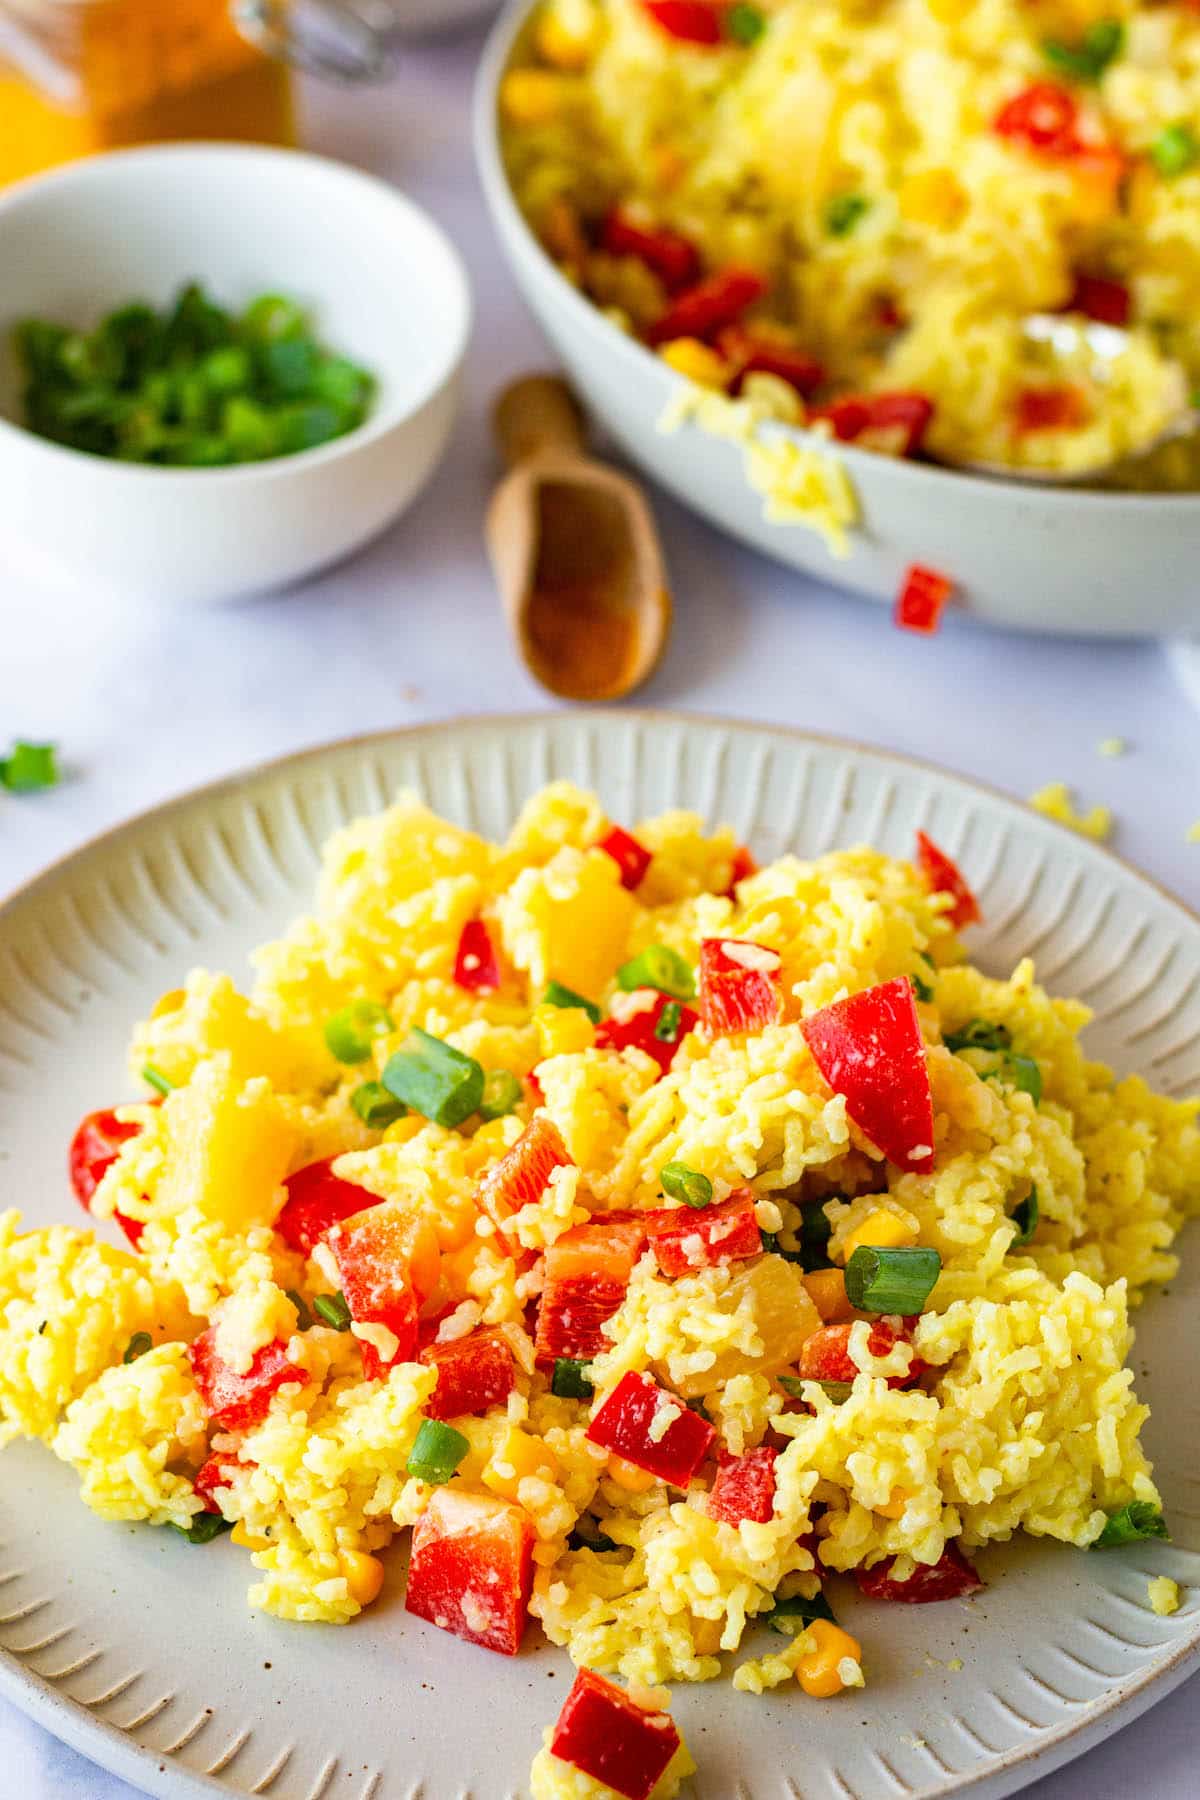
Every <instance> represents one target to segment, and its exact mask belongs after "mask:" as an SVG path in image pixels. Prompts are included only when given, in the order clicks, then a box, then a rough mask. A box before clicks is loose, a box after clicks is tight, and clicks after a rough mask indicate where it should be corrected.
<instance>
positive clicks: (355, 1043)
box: [325, 1000, 395, 1063]
mask: <svg viewBox="0 0 1200 1800" xmlns="http://www.w3.org/2000/svg"><path fill="white" fill-rule="evenodd" d="M394 1029H395V1028H394V1026H393V1024H392V1015H391V1013H390V1012H389V1011H388V1009H387V1007H386V1006H382V1005H380V1003H379V1001H378V1000H352V1001H351V1002H350V1004H349V1006H343V1008H342V1010H341V1011H340V1012H335V1013H334V1015H333V1017H332V1018H330V1019H326V1021H325V1047H326V1049H327V1050H328V1051H329V1054H330V1056H336V1057H337V1059H338V1061H339V1062H340V1063H360V1062H366V1060H367V1058H368V1056H370V1054H371V1047H372V1045H373V1044H374V1042H375V1039H376V1038H377V1037H386V1035H387V1033H388V1032H389V1031H392V1030H394Z"/></svg>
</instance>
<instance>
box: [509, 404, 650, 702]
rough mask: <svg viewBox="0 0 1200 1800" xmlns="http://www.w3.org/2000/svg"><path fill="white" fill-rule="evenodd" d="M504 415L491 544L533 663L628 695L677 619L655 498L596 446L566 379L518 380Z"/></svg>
mask: <svg viewBox="0 0 1200 1800" xmlns="http://www.w3.org/2000/svg"><path fill="white" fill-rule="evenodd" d="M494 423H495V428H496V436H497V438H498V440H499V444H500V448H501V450H502V452H503V454H504V458H505V461H506V462H507V463H508V465H509V468H510V470H511V473H510V474H509V475H508V476H506V477H505V479H504V480H503V481H502V482H501V484H500V486H499V487H498V488H497V489H496V492H495V494H494V495H493V497H492V503H491V505H490V506H489V508H488V514H487V541H488V549H489V551H490V553H491V558H492V567H493V568H494V570H495V572H496V581H497V584H498V585H499V588H500V593H501V596H502V598H503V601H504V609H505V612H506V614H507V616H508V621H509V624H510V626H511V628H512V632H513V635H514V637H515V638H516V641H517V646H518V648H519V650H520V652H521V655H522V657H523V658H524V660H525V664H526V666H527V668H528V669H529V670H530V671H531V673H532V674H533V675H535V676H536V678H537V679H538V681H540V682H541V684H542V686H543V687H547V688H549V689H550V692H551V693H552V694H559V695H561V696H562V697H563V699H565V700H616V699H619V698H620V697H621V695H623V694H628V693H630V692H631V690H632V689H633V688H635V687H637V686H639V684H640V683H641V682H643V681H645V680H646V678H647V676H648V675H649V674H650V673H651V671H652V670H653V668H654V666H655V664H656V663H657V662H658V659H659V657H660V656H661V655H662V652H663V648H664V646H665V644H666V641H667V635H668V633H669V631H670V627H671V596H670V593H669V592H668V590H667V584H666V575H665V571H664V569H663V561H662V554H661V551H660V549H659V544H658V533H657V531H656V529H655V525H654V520H653V518H652V516H651V513H650V508H649V506H648V505H647V504H646V499H645V496H644V495H643V494H642V492H641V489H640V488H639V487H638V486H637V484H636V483H635V482H633V481H631V480H630V479H629V478H628V477H627V476H625V475H619V474H618V473H617V471H616V470H615V469H610V468H608V467H606V466H605V465H604V464H603V463H597V462H593V461H592V460H591V459H590V458H589V457H588V456H587V455H586V453H585V448H584V424H583V417H582V414H581V412H580V409H579V406H578V404H577V403H576V400H575V397H574V395H573V394H572V393H571V390H570V388H569V387H568V386H567V384H566V383H565V382H564V381H560V380H559V379H558V377H557V376H554V375H526V376H525V377H523V379H522V380H520V381H517V382H514V384H513V385H512V387H510V388H507V389H506V390H505V392H504V393H503V394H502V395H501V396H500V399H499V401H498V402H497V404H496V410H495V420H494Z"/></svg>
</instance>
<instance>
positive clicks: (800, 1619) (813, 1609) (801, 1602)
mask: <svg viewBox="0 0 1200 1800" xmlns="http://www.w3.org/2000/svg"><path fill="white" fill-rule="evenodd" d="M814 1619H828V1620H829V1623H830V1624H831V1625H836V1624H837V1620H836V1619H835V1618H834V1616H833V1612H832V1610H831V1608H830V1605H829V1602H828V1600H827V1599H826V1598H825V1596H824V1594H822V1593H821V1592H820V1591H819V1590H818V1592H817V1593H815V1594H814V1595H813V1597H812V1599H811V1600H806V1599H805V1598H804V1596H803V1594H792V1595H791V1597H790V1598H789V1599H787V1600H777V1601H776V1602H775V1604H774V1606H773V1607H772V1608H771V1610H770V1612H769V1613H768V1614H767V1624H768V1625H769V1626H770V1627H771V1630H772V1631H780V1632H782V1633H783V1635H784V1637H798V1636H799V1634H800V1633H801V1632H802V1631H803V1630H804V1627H805V1626H806V1625H811V1624H812V1622H813V1620H814Z"/></svg>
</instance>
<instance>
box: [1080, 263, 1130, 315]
mask: <svg viewBox="0 0 1200 1800" xmlns="http://www.w3.org/2000/svg"><path fill="white" fill-rule="evenodd" d="M1132 304H1133V303H1132V301H1131V299H1130V295H1129V289H1128V288H1127V287H1126V286H1125V283H1124V282H1123V281H1112V280H1110V279H1109V277H1108V276H1106V275H1084V274H1078V275H1076V277H1075V287H1074V289H1073V291H1072V293H1071V298H1070V299H1069V300H1068V301H1067V305H1066V309H1065V310H1066V311H1067V312H1079V313H1083V314H1085V316H1086V317H1087V318H1089V319H1095V320H1097V321H1098V323H1099V324H1101V325H1128V323H1129V315H1130V312H1131V311H1132Z"/></svg>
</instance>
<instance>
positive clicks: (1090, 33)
mask: <svg viewBox="0 0 1200 1800" xmlns="http://www.w3.org/2000/svg"><path fill="white" fill-rule="evenodd" d="M1124 47H1125V27H1124V25H1123V24H1122V23H1121V21H1120V19H1097V20H1096V22H1095V24H1094V25H1089V26H1088V28H1087V30H1086V31H1085V32H1084V34H1083V36H1082V38H1081V39H1080V40H1079V42H1078V43H1077V44H1064V43H1061V42H1059V40H1058V39H1057V38H1045V39H1043V41H1042V55H1043V56H1044V57H1045V59H1046V61H1047V62H1048V63H1049V64H1050V67H1051V68H1052V69H1057V70H1058V71H1059V73H1060V74H1062V75H1069V76H1070V78H1071V79H1072V80H1073V81H1089V82H1090V81H1099V79H1100V77H1101V76H1102V75H1103V73H1104V71H1105V69H1107V67H1108V65H1109V63H1111V62H1113V61H1115V59H1116V58H1117V57H1118V56H1120V54H1121V51H1122V50H1123V49H1124Z"/></svg>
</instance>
